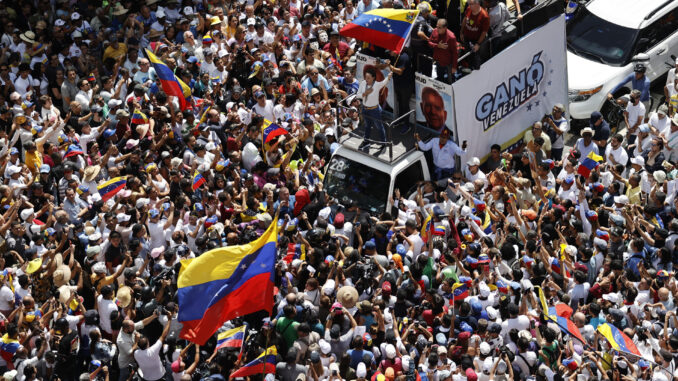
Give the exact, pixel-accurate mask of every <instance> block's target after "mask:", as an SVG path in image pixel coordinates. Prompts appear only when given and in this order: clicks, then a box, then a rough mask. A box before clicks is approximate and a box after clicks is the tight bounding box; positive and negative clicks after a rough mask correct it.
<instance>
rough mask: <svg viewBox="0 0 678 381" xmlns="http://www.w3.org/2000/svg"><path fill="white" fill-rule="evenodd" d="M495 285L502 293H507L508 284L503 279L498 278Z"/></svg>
mask: <svg viewBox="0 0 678 381" xmlns="http://www.w3.org/2000/svg"><path fill="white" fill-rule="evenodd" d="M495 286H496V287H497V290H499V292H501V293H503V294H508V285H507V284H506V282H504V281H503V280H501V279H498V280H497V283H496V284H495Z"/></svg>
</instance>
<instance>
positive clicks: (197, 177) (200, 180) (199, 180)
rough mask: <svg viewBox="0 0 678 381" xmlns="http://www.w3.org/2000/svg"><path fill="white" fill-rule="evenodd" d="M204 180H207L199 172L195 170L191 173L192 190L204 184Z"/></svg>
mask: <svg viewBox="0 0 678 381" xmlns="http://www.w3.org/2000/svg"><path fill="white" fill-rule="evenodd" d="M206 182H207V180H205V178H204V177H203V175H202V174H200V172H198V171H195V174H193V186H192V188H193V190H196V189H198V188H200V186H201V185H203V184H205V183H206Z"/></svg>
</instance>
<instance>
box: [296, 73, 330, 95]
mask: <svg viewBox="0 0 678 381" xmlns="http://www.w3.org/2000/svg"><path fill="white" fill-rule="evenodd" d="M301 87H302V88H304V89H306V90H308V93H309V94H310V93H311V90H313V88H314V87H317V88H318V89H320V88H321V87H324V88H325V90H326V91H330V90H332V87H330V84H329V83H327V80H326V79H325V77H323V76H322V75H320V74H318V80H317V82H315V83H314V82H313V81H312V80H311V77H307V78H306V79H305V80H304V82H302V83H301Z"/></svg>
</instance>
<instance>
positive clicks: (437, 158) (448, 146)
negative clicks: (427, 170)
mask: <svg viewBox="0 0 678 381" xmlns="http://www.w3.org/2000/svg"><path fill="white" fill-rule="evenodd" d="M414 139H416V142H415V143H414V145H415V147H417V149H420V150H422V151H428V150H430V149H433V165H434V166H435V169H434V170H433V177H434V179H435V180H440V179H444V178H448V177H450V176H452V174H453V173H454V155H462V154H465V153H466V140H464V142H463V143H462V144H461V148H459V146H458V145H457V143H455V142H453V141H452V140H450V130H449V129H447V128H446V129H444V130H443V131H442V132H441V133H440V136H438V137H437V138H433V139H431V140H429V141H428V142H426V143H423V142H422V141H421V138H420V137H419V134H418V133H415V134H414Z"/></svg>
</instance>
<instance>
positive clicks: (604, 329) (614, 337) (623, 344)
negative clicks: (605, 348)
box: [598, 323, 642, 357]
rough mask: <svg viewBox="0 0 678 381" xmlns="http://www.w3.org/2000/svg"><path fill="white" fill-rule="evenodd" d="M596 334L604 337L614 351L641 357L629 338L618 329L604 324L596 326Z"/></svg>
mask: <svg viewBox="0 0 678 381" xmlns="http://www.w3.org/2000/svg"><path fill="white" fill-rule="evenodd" d="M598 332H599V333H600V334H601V335H603V336H605V338H606V339H607V341H608V342H609V343H610V345H611V346H612V348H613V349H614V350H616V351H620V352H626V353H632V354H634V355H636V356H638V357H642V355H641V354H640V351H639V350H638V348H637V347H636V344H634V343H633V340H631V338H630V337H628V336H626V334H624V332H622V331H621V330H619V328H617V327H615V326H613V325H611V324H608V323H605V324H601V325H599V326H598Z"/></svg>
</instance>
